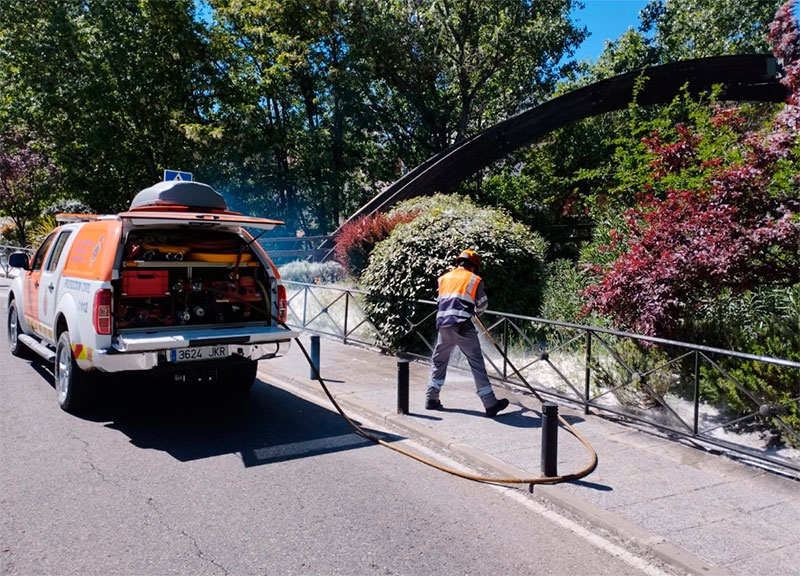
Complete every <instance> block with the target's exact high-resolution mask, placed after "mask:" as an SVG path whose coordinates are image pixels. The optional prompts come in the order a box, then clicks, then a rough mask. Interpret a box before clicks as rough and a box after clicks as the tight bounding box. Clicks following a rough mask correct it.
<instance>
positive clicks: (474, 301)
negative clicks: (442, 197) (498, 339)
mask: <svg viewBox="0 0 800 576" xmlns="http://www.w3.org/2000/svg"><path fill="white" fill-rule="evenodd" d="M480 264H481V259H480V256H478V254H477V253H476V252H475V251H474V250H465V251H463V252H461V254H459V255H458V257H457V258H456V267H455V268H454V269H453V270H451V271H450V272H448V273H446V274H444V275H443V276H441V277H440V278H439V297H438V300H437V311H436V328H437V330H438V335H437V337H436V346H435V347H434V349H433V356H432V357H431V373H430V378H429V379H428V388H427V391H426V401H425V408H426V409H427V410H442V408H443V406H442V402H441V400H439V393H440V392H441V390H442V386H443V385H444V379H445V376H446V374H447V364H448V362H449V360H450V353H451V352H452V351H453V348H455V347H456V346H457V347H458V348H459V349H460V350H461V352H463V353H464V356H466V358H467V361H468V362H469V366H470V368H471V369H472V377H473V378H474V380H475V389H476V392H477V394H478V397H479V398H480V399H481V402H482V403H483V407H484V408H485V409H486V415H487V416H489V417H490V418H494V417H495V416H497V414H498V413H499V412H500V411H502V410H504V409H505V408H506V407H508V400H506V399H505V398H503V399H500V400H498V399H497V397H496V396H495V395H494V390H493V389H492V385H491V383H490V382H489V376H488V375H487V374H486V364H485V363H484V361H483V353H482V352H481V343H480V341H479V340H478V332H477V330H476V329H475V325H474V324H473V323H472V317H473V316H474V315H475V314H482V313H483V312H484V311H485V310H486V307H487V305H488V303H489V300H488V298H487V297H486V293H485V292H484V290H483V282H482V281H481V277H480V276H478V275H477V272H478V270H479V268H480Z"/></svg>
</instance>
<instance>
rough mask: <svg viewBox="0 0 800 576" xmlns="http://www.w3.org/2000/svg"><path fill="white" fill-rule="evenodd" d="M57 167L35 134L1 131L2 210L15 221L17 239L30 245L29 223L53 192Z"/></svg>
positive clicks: (21, 244)
mask: <svg viewBox="0 0 800 576" xmlns="http://www.w3.org/2000/svg"><path fill="white" fill-rule="evenodd" d="M56 175H57V171H56V167H55V165H54V164H53V161H52V160H51V158H50V156H49V154H48V149H47V146H46V145H45V144H44V143H43V142H41V141H39V140H38V139H37V138H36V137H35V136H34V135H33V134H24V133H23V132H21V131H20V130H14V131H12V132H11V133H9V134H2V133H0V213H2V214H4V215H6V216H8V217H9V218H11V220H12V221H13V222H14V225H15V232H16V235H17V242H18V244H19V245H20V246H27V245H28V234H27V225H28V223H29V222H30V221H32V220H35V219H36V218H38V216H39V214H40V212H41V209H42V206H43V204H44V202H45V200H46V199H48V198H50V197H51V195H52V188H53V185H54V183H55V181H56Z"/></svg>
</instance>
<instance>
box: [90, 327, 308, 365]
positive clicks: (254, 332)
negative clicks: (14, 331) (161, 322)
mask: <svg viewBox="0 0 800 576" xmlns="http://www.w3.org/2000/svg"><path fill="white" fill-rule="evenodd" d="M297 335H298V333H297V332H292V331H290V330H285V329H283V328H276V327H271V326H262V327H252V326H249V327H246V328H242V327H233V328H222V329H199V330H185V329H184V330H180V331H178V330H175V331H169V330H159V331H158V332H156V333H152V332H151V333H147V332H131V333H125V334H120V335H119V336H117V337H116V338H115V339H114V341H113V342H112V346H111V348H110V349H103V350H94V351H93V352H92V354H91V357H87V358H85V359H84V358H80V357H78V358H77V360H78V364H79V365H80V366H81V368H84V369H96V370H100V371H102V372H126V371H129V370H150V369H153V368H157V367H164V366H170V367H174V366H177V365H180V364H182V363H183V362H179V361H177V360H178V359H180V358H183V357H188V356H189V355H184V354H180V355H178V354H175V353H174V351H177V350H187V349H208V348H209V347H213V348H214V353H215V355H214V360H220V359H225V358H232V359H243V360H261V359H265V358H275V357H277V356H282V355H284V354H285V353H286V352H287V351H288V350H289V347H290V345H291V341H292V339H293V338H296V337H297ZM191 359H192V360H194V357H192V358H191ZM195 362H196V361H195Z"/></svg>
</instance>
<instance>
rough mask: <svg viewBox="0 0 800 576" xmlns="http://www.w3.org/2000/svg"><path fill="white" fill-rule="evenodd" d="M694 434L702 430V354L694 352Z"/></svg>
mask: <svg viewBox="0 0 800 576" xmlns="http://www.w3.org/2000/svg"><path fill="white" fill-rule="evenodd" d="M692 430H693V434H694V435H695V436H697V433H698V431H699V430H700V352H698V351H697V350H695V351H694V424H693V427H692Z"/></svg>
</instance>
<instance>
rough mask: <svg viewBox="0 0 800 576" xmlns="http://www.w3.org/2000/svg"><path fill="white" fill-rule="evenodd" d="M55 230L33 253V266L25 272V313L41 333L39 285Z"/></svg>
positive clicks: (35, 328)
mask: <svg viewBox="0 0 800 576" xmlns="http://www.w3.org/2000/svg"><path fill="white" fill-rule="evenodd" d="M55 237H56V234H55V232H54V233H52V234H50V235H49V236H48V237H47V238H45V239H44V242H42V245H41V246H39V249H38V250H37V251H36V254H34V255H33V259H32V260H31V268H30V270H27V271H26V272H25V281H24V286H25V298H24V300H25V302H24V303H23V306H22V308H23V313H24V314H25V320H26V321H27V322H28V326H30V327H31V330H33V331H34V332H36V333H37V334H39V335H41V319H40V316H39V286H40V284H41V276H42V265H43V264H44V259H45V256H47V253H48V252H49V251H50V246H51V245H52V244H53V240H54V239H55Z"/></svg>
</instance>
